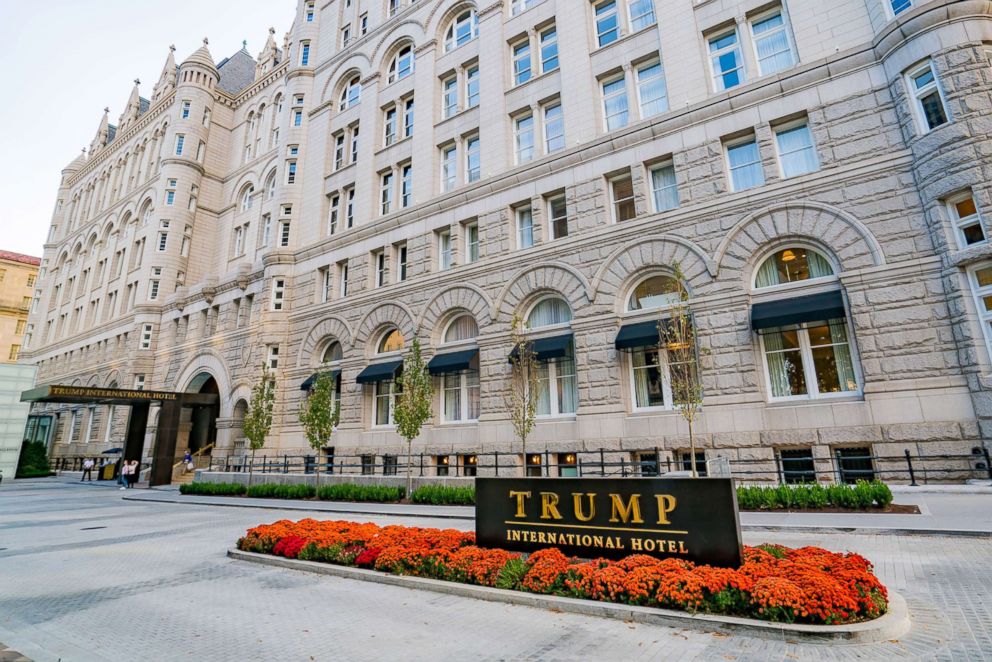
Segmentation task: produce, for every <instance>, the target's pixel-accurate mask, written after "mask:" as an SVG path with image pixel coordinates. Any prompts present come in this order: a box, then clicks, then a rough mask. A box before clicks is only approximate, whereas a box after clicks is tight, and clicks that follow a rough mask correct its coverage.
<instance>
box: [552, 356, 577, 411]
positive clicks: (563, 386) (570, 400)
mask: <svg viewBox="0 0 992 662" xmlns="http://www.w3.org/2000/svg"><path fill="white" fill-rule="evenodd" d="M556 368H557V372H558V380H557V381H558V413H559V414H574V413H575V410H576V409H578V406H579V394H578V391H577V389H576V384H575V359H574V358H572V356H571V355H569V356H563V357H562V358H560V359H558V364H557V366H556Z"/></svg>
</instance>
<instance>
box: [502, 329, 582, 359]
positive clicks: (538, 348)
mask: <svg viewBox="0 0 992 662" xmlns="http://www.w3.org/2000/svg"><path fill="white" fill-rule="evenodd" d="M571 344H572V333H571V332H569V333H564V334H562V335H560V336H551V337H550V338H538V339H537V340H533V341H531V351H532V352H534V358H535V359H537V360H538V361H547V360H549V359H559V358H561V357H563V356H566V355H567V354H568V346H569V345H571ZM518 354H520V351H519V350H518V349H517V348H516V347H514V348H513V351H512V352H510V356H509V357H508V360H509V361H510V362H513V359H515V358H516V357H517V355H518Z"/></svg>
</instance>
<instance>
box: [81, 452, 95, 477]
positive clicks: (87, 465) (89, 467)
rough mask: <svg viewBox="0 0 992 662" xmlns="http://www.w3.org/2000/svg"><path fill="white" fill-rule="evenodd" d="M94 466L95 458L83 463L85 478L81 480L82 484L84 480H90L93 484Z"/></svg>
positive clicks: (87, 459)
mask: <svg viewBox="0 0 992 662" xmlns="http://www.w3.org/2000/svg"><path fill="white" fill-rule="evenodd" d="M93 464H94V462H93V458H91V457H88V458H86V460H84V461H83V476H82V478H80V479H79V482H80V483H81V482H83V481H84V480H88V481H90V482H91V483H92V482H93Z"/></svg>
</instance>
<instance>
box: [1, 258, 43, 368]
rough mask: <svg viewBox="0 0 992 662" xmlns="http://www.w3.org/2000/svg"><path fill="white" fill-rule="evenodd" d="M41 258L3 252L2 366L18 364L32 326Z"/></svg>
mask: <svg viewBox="0 0 992 662" xmlns="http://www.w3.org/2000/svg"><path fill="white" fill-rule="evenodd" d="M39 264H41V258H37V257H31V256H30V255H21V254H20V253H12V252H10V251H3V250H0V363H13V362H14V361H16V360H17V356H18V353H19V352H20V350H21V347H23V346H24V339H25V337H27V333H28V331H29V327H30V325H29V324H28V313H29V312H30V310H31V306H32V302H33V301H34V299H35V294H36V293H38V292H40V290H36V289H35V288H36V287H37V285H38V283H36V282H35V281H36V280H37V278H38V265H39Z"/></svg>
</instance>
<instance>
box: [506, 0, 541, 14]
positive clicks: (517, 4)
mask: <svg viewBox="0 0 992 662" xmlns="http://www.w3.org/2000/svg"><path fill="white" fill-rule="evenodd" d="M540 1H541V0H513V1H512V2H511V3H510V16H516V15H517V14H519V13H521V12H523V11H526V10H528V9H530V8H531V7H533V6H534V5H536V4H537V3H538V2H540Z"/></svg>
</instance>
